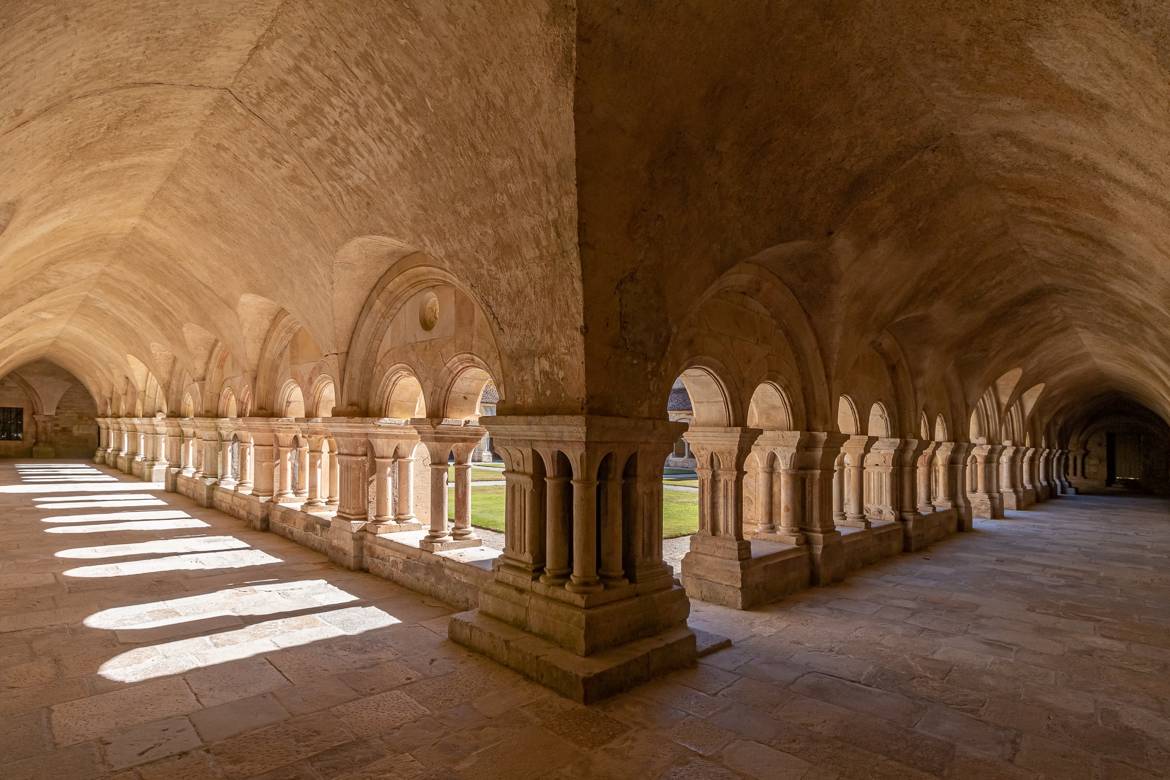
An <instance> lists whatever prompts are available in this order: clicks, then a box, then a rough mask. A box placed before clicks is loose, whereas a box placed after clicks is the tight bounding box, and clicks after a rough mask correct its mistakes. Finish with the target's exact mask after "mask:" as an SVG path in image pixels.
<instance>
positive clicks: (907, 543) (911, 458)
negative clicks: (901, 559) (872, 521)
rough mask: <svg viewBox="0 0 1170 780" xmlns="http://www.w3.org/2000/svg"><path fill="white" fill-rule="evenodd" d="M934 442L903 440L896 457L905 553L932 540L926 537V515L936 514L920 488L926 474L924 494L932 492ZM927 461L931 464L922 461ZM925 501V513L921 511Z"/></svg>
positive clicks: (899, 512) (898, 509)
mask: <svg viewBox="0 0 1170 780" xmlns="http://www.w3.org/2000/svg"><path fill="white" fill-rule="evenodd" d="M930 444H931V443H930V442H926V441H920V440H918V439H902V441H901V442H900V443H899V445H898V449H897V452H896V454H895V456H894V463H895V470H896V472H897V480H896V489H897V496H896V504H895V506H896V507H897V513H898V514H897V519H898V522H899V523H901V524H902V549H903V550H904V551H905V552H913V551H915V550H921V549H922V548H923V547H925V546H926V545H927V544H929V542H930V540H929V539H927V538H926V533H927V529H926V515H928V514H932V513H933V512H934V507H932V506H931V505H930V503H929V497H928V496H926V497H923V498H921V499H920V498H919V496H918V495H917V494H916V493H917V488H918V485H919V483H920V482H921V481H922V480H920V475H925V477H926V479H925V485H924V486H923V492H924V493H925V494H929V492H930V467H929V452H928V450H930V449H932V448H931V447H930ZM924 459H926V460H927V463H925V464H924V463H923V462H922V461H923V460H924ZM923 502H925V506H924V509H925V511H919V507H920V505H922V504H923Z"/></svg>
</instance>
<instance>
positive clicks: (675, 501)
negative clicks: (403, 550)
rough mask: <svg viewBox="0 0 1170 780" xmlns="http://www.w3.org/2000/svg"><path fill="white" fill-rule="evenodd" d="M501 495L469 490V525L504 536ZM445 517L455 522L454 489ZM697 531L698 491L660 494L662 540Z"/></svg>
mask: <svg viewBox="0 0 1170 780" xmlns="http://www.w3.org/2000/svg"><path fill="white" fill-rule="evenodd" d="M504 493H505V489H504V487H503V486H500V487H495V486H492V487H473V488H472V489H471V524H472V525H474V526H477V527H479V528H487V529H489V530H492V531H499V532H500V533H503V532H504ZM447 516H448V518H449V519H450V520H454V519H455V488H453V487H452V488H449V489H448V490H447ZM697 530H699V492H698V491H697V490H693V491H692V490H664V491H662V538H664V539H673V538H675V537H676V536H690V535H691V534H693V533H694V532H695V531H697Z"/></svg>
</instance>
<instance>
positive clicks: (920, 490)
mask: <svg viewBox="0 0 1170 780" xmlns="http://www.w3.org/2000/svg"><path fill="white" fill-rule="evenodd" d="M937 450H938V443H937V442H933V441H932V442H926V443H925V446H924V447H923V449H922V453H921V454H920V455H919V456H918V465H917V471H916V473H917V479H916V480H915V485H914V492H915V493H916V494H917V498H918V506H917V509H918V514H920V515H929V514H933V513H934V502H933V498H934V496H932V495H931V490H930V482H931V480H930V476H931V473H932V472H933V473H937V470H936V469H935V468H934V459H935V457H936V454H935V453H936V452H937Z"/></svg>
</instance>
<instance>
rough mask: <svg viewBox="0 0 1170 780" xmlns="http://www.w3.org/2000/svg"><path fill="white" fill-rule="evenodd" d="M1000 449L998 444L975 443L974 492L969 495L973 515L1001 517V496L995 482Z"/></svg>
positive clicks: (989, 517) (990, 517)
mask: <svg viewBox="0 0 1170 780" xmlns="http://www.w3.org/2000/svg"><path fill="white" fill-rule="evenodd" d="M1002 449H1003V448H1002V447H1001V446H1000V445H998V444H977V445H975V448H974V454H975V479H976V481H975V493H974V494H973V495H972V496H971V497H970V499H971V509H972V511H973V512H974V515H975V517H984V518H988V519H1000V518H1002V517H1003V498H1002V496H1001V494H1000V492H999V488H998V486H997V484H996V482H997V480H996V476H997V474H998V470H997V464H998V463H999V455H1000V452H1001V450H1002Z"/></svg>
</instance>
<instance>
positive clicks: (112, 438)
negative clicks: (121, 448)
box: [102, 417, 118, 466]
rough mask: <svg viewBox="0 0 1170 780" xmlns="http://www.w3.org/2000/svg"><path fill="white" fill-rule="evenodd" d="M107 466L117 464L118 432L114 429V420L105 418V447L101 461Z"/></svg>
mask: <svg viewBox="0 0 1170 780" xmlns="http://www.w3.org/2000/svg"><path fill="white" fill-rule="evenodd" d="M102 462H103V463H105V464H106V465H107V466H117V464H118V431H117V430H116V429H115V428H114V420H112V419H111V418H109V417H107V418H106V447H105V455H104V457H103V460H102Z"/></svg>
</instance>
